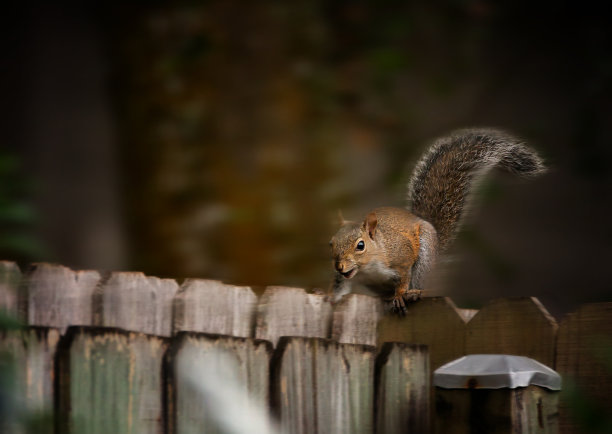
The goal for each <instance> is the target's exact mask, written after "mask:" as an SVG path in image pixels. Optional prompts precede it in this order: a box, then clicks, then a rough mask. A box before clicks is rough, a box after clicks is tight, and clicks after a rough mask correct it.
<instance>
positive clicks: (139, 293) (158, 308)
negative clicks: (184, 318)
mask: <svg viewBox="0 0 612 434" xmlns="http://www.w3.org/2000/svg"><path fill="white" fill-rule="evenodd" d="M177 290H178V285H177V283H176V282H175V281H174V280H172V279H160V278H158V277H152V276H145V275H144V274H143V273H129V272H118V273H112V274H111V275H110V277H109V278H108V279H107V280H106V281H105V282H102V283H101V284H100V285H99V286H98V288H96V291H95V293H94V296H93V306H94V308H93V309H94V324H95V325H97V326H104V327H119V328H122V329H124V330H130V331H135V332H141V333H148V334H153V335H158V336H171V334H172V302H173V299H174V295H175V294H176V292H177Z"/></svg>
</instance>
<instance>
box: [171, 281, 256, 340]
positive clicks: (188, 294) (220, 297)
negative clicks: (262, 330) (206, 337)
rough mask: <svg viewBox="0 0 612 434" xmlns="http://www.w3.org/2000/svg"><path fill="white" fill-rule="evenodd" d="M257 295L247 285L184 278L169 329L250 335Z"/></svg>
mask: <svg viewBox="0 0 612 434" xmlns="http://www.w3.org/2000/svg"><path fill="white" fill-rule="evenodd" d="M256 306H257V296H256V295H255V293H254V292H253V291H252V290H251V288H250V287H248V286H234V285H226V284H224V283H222V282H219V281H216V280H203V279H187V280H186V281H185V282H184V283H183V284H182V285H181V287H180V288H179V290H178V292H177V293H176V296H175V298H174V318H173V322H174V326H173V332H174V333H177V332H179V331H196V332H203V333H214V334H221V335H230V336H237V337H245V338H246V337H251V336H252V335H253V319H254V315H255V308H256Z"/></svg>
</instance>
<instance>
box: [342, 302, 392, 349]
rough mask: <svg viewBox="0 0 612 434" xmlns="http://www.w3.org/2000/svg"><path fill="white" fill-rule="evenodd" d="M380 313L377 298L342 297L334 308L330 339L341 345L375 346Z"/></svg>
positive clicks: (380, 308)
mask: <svg viewBox="0 0 612 434" xmlns="http://www.w3.org/2000/svg"><path fill="white" fill-rule="evenodd" d="M382 311H383V309H382V303H381V302H380V299H378V298H375V297H370V296H367V295H362V294H349V295H346V296H344V297H343V298H342V300H340V302H339V303H338V304H337V305H336V306H335V308H334V313H333V321H332V334H331V338H332V339H333V340H336V341H338V342H340V343H343V344H362V345H376V339H377V337H378V320H379V319H380V317H381V316H382Z"/></svg>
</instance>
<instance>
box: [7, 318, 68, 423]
mask: <svg viewBox="0 0 612 434" xmlns="http://www.w3.org/2000/svg"><path fill="white" fill-rule="evenodd" d="M59 338H60V332H59V330H58V329H55V328H49V327H27V328H24V329H22V330H10V331H9V330H7V331H0V362H1V364H0V368H2V370H0V374H8V373H9V372H12V375H10V376H8V375H7V376H6V377H4V378H3V380H4V381H3V384H2V386H3V390H2V392H4V393H3V402H2V404H3V405H4V406H5V407H4V408H5V409H8V408H10V407H9V405H10V402H8V401H9V400H12V401H13V403H12V404H13V406H14V409H15V410H17V413H14V412H13V413H11V414H9V415H6V414H5V416H9V419H8V420H6V419H5V420H1V418H0V432H7V433H9V432H17V433H18V432H22V431H20V430H19V428H18V425H17V424H18V420H17V419H21V420H22V421H23V420H28V419H32V418H41V417H45V418H46V419H47V420H51V418H52V416H51V415H52V413H53V378H54V366H55V360H54V357H55V349H56V346H57V343H58V341H59ZM9 370H10V371H9ZM11 416H12V417H13V420H10V417H11ZM23 432H25V431H23Z"/></svg>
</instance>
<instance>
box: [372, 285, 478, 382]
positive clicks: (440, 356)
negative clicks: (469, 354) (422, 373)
mask: <svg viewBox="0 0 612 434" xmlns="http://www.w3.org/2000/svg"><path fill="white" fill-rule="evenodd" d="M465 330H466V323H465V320H464V319H463V316H462V315H461V314H460V312H459V311H458V309H457V308H456V307H455V304H454V303H453V302H452V300H451V299H450V298H447V297H430V298H423V299H421V300H419V301H417V302H414V303H409V304H408V310H407V312H406V316H405V317H400V316H397V315H385V316H384V317H383V318H382V319H381V321H380V323H379V325H378V335H379V336H378V343H379V346H380V345H381V344H382V343H383V342H406V343H410V344H424V345H427V346H428V348H429V361H430V370H431V372H433V371H434V370H435V369H437V368H439V367H440V366H441V365H443V364H444V363H448V362H450V361H452V360H455V359H456V358H458V357H460V356H463V355H465V354H466V353H465Z"/></svg>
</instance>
